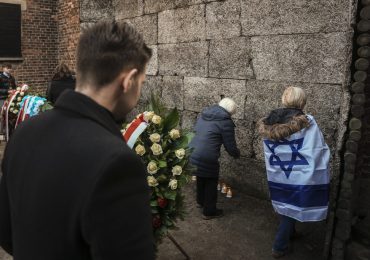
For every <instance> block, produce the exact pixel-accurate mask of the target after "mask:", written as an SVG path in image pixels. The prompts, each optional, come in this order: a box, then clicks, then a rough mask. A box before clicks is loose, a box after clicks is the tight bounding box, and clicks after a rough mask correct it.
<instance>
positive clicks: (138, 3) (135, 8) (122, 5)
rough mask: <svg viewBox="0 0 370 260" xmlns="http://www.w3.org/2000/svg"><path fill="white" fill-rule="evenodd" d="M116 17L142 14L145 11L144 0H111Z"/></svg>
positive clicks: (122, 17) (121, 17) (123, 17)
mask: <svg viewBox="0 0 370 260" xmlns="http://www.w3.org/2000/svg"><path fill="white" fill-rule="evenodd" d="M111 1H112V5H113V15H114V17H115V18H116V19H125V18H131V17H136V16H140V15H142V14H143V13H144V0H124V1H123V0H111Z"/></svg>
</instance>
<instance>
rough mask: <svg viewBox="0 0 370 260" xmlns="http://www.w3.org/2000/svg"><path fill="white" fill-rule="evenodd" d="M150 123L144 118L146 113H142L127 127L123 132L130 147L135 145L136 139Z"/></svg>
mask: <svg viewBox="0 0 370 260" xmlns="http://www.w3.org/2000/svg"><path fill="white" fill-rule="evenodd" d="M148 125H149V124H148V123H147V122H146V121H145V120H144V114H140V115H139V117H138V118H136V119H135V120H134V121H133V122H132V123H131V125H130V126H129V127H128V128H127V130H126V131H125V132H124V134H123V138H124V139H125V141H126V143H127V145H128V146H129V147H130V148H133V147H134V145H135V142H136V140H137V139H138V138H139V136H140V135H141V134H142V133H143V132H144V131H145V129H146V128H147V127H148Z"/></svg>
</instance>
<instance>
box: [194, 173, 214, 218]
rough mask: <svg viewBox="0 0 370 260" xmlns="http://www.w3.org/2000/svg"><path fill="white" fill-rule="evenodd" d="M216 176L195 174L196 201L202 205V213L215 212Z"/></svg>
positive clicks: (211, 213)
mask: <svg viewBox="0 0 370 260" xmlns="http://www.w3.org/2000/svg"><path fill="white" fill-rule="evenodd" d="M217 184H218V178H204V177H199V176H197V203H198V204H199V205H201V206H203V214H204V215H206V216H211V215H214V214H216V203H217Z"/></svg>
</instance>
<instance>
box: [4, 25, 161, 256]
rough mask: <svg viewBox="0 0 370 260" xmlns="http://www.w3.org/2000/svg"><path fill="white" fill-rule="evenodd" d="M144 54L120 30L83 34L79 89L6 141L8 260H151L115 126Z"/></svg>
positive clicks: (130, 161)
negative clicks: (9, 259) (11, 258)
mask: <svg viewBox="0 0 370 260" xmlns="http://www.w3.org/2000/svg"><path fill="white" fill-rule="evenodd" d="M150 57H151V50H150V49H149V48H148V47H147V46H146V45H145V43H144V41H143V39H142V37H141V35H140V34H138V33H137V32H136V31H135V29H134V28H133V27H132V26H130V25H129V24H126V23H117V22H115V21H101V22H99V23H97V24H95V25H93V26H92V27H90V28H88V29H86V30H85V31H84V32H83V34H82V35H81V37H80V40H79V44H78V50H77V87H76V91H72V90H69V91H67V92H66V93H64V94H63V95H62V96H61V97H60V98H59V99H58V101H57V102H56V105H55V109H53V110H51V111H49V112H45V113H44V114H41V115H40V116H37V117H34V118H31V119H29V120H28V121H26V122H24V123H22V124H21V125H20V126H19V128H17V130H16V131H15V133H14V135H13V136H12V138H11V139H10V141H9V143H8V145H7V147H6V151H5V155H4V160H3V164H2V170H3V177H2V180H1V184H0V245H1V246H2V247H3V248H4V249H5V250H6V251H7V252H9V253H10V254H12V255H13V256H14V259H15V260H23V259H25V260H74V259H76V260H83V259H101V260H109V259H112V260H118V259H120V260H121V259H145V260H146V259H154V247H153V245H154V242H153V236H152V227H151V212H150V208H149V190H148V186H147V182H146V177H145V175H146V174H145V168H144V167H143V165H142V163H141V160H140V158H139V157H138V156H137V155H136V154H135V153H134V152H133V151H132V150H131V149H130V148H129V147H128V146H127V145H126V143H125V142H124V140H123V138H122V135H121V133H120V129H119V127H118V125H117V123H116V122H117V121H120V120H122V119H123V117H124V116H125V114H127V113H128V112H129V111H130V110H131V109H132V108H133V107H134V106H135V105H136V103H137V101H138V99H139V96H140V90H141V85H142V83H143V81H144V78H145V68H146V64H147V63H148V61H149V59H150Z"/></svg>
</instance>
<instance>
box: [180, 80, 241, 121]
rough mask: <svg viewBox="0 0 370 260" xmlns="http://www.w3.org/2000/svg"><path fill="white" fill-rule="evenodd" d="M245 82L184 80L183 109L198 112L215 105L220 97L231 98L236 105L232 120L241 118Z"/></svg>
mask: <svg viewBox="0 0 370 260" xmlns="http://www.w3.org/2000/svg"><path fill="white" fill-rule="evenodd" d="M245 91H246V88H245V81H244V80H234V79H214V78H190V77H185V79H184V107H185V109H187V110H191V111H196V112H200V111H201V110H202V109H203V108H205V107H208V106H210V105H214V104H217V103H218V102H219V101H220V99H221V97H223V96H224V97H229V98H232V99H233V100H234V101H235V103H236V105H237V112H236V114H235V115H234V118H239V119H242V118H243V116H244V115H243V112H244V99H245V95H246V92H245Z"/></svg>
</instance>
